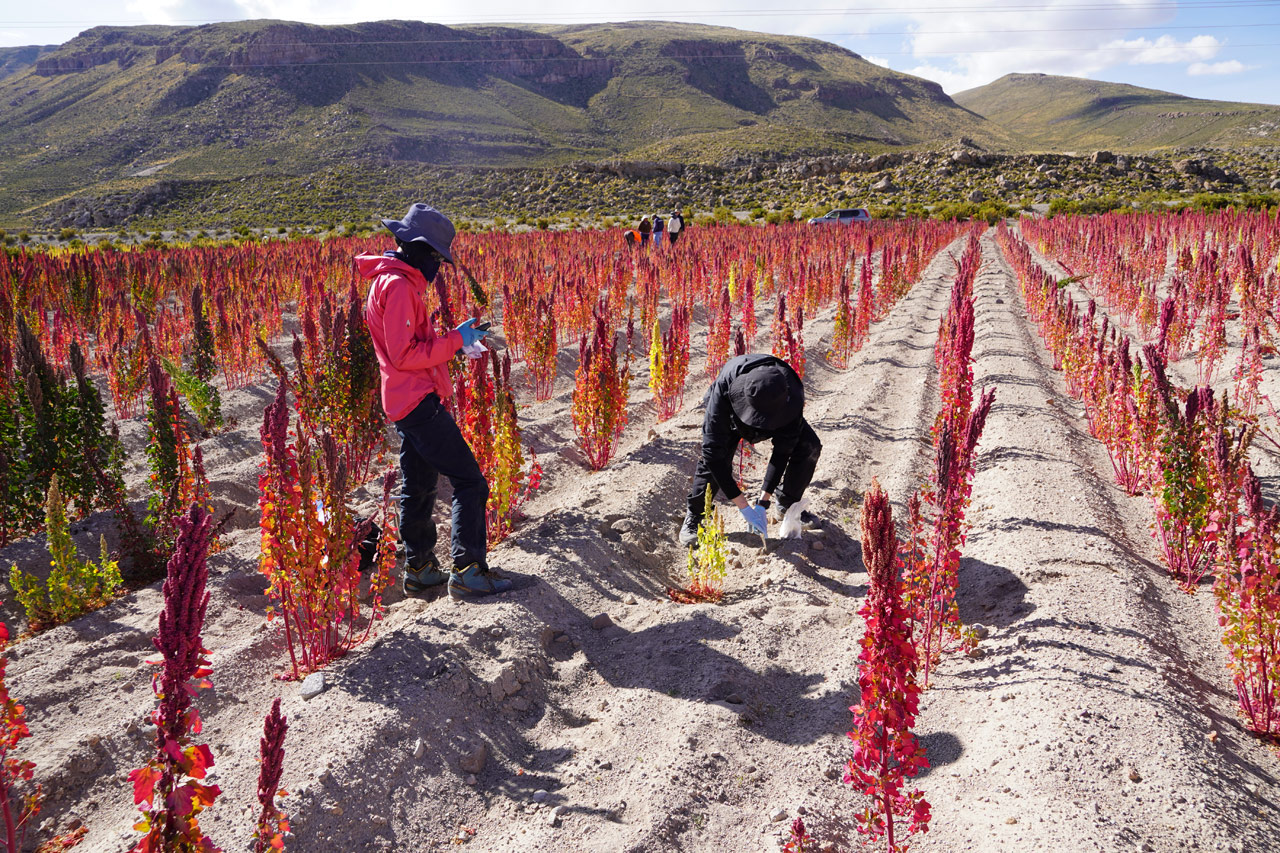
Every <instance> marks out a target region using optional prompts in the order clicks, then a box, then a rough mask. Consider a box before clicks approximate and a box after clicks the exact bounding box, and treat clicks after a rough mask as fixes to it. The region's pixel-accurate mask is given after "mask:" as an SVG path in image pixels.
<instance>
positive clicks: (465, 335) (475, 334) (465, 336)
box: [458, 317, 489, 347]
mask: <svg viewBox="0 0 1280 853" xmlns="http://www.w3.org/2000/svg"><path fill="white" fill-rule="evenodd" d="M475 322H476V321H475V318H474V317H473V318H472V319H470V320H467V321H466V322H464V323H460V324H458V333H459V334H461V335H462V345H463V346H464V347H469V346H471V345H472V344H474V343H475V342H476V341H478V340H480V339H481V338H483V337H484V336H485V335H487V334H489V332H488V330H480V329H477V328H476V327H475Z"/></svg>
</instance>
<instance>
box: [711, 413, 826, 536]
mask: <svg viewBox="0 0 1280 853" xmlns="http://www.w3.org/2000/svg"><path fill="white" fill-rule="evenodd" d="M821 455H822V442H821V441H819V440H818V434H817V433H816V432H814V431H813V427H811V426H809V422H808V421H805V422H804V426H803V427H802V428H801V431H800V440H799V441H797V442H796V446H795V449H794V450H792V451H791V456H790V457H789V458H788V459H787V460H786V467H785V468H784V469H783V472H782V484H781V485H780V486H779V487H778V491H777V494H776V495H774V497H775V499H776V500H777V502H778V506H779V507H780V508H784V509H785V508H786V507H789V506H791V505H792V504H793V503H795V502H796V501H798V500H800V499H801V498H802V497H804V490H805V489H807V488H809V482H810V481H811V480H813V472H814V470H815V469H816V468H817V467H818V457H819V456H821ZM708 485H710V486H711V497H712V499H714V498H715V497H716V495H718V494H719V493H720V490H719V489H718V488H716V485H715V483H714V482H713V481H712V479H711V471H710V470H708V469H707V465H706V463H705V462H703V461H702V458H701V457H699V458H698V468H697V470H696V471H694V472H693V488H692V489H690V490H689V514H690V515H691V516H693V517H694V518H696V519H701V518H702V514H703V507H704V505H705V499H706V493H707V486H708Z"/></svg>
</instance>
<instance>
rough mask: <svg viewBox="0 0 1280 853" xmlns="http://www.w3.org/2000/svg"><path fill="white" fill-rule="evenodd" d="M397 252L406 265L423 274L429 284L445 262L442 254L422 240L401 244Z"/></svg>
mask: <svg viewBox="0 0 1280 853" xmlns="http://www.w3.org/2000/svg"><path fill="white" fill-rule="evenodd" d="M399 246H400V248H399V250H398V251H397V252H396V254H397V255H399V256H400V258H401V260H403V261H404V262H405V263H406V264H408V265H409V266H411V267H413V268H414V269H416V270H417V271H418V272H420V273H422V275H423V277H424V278H426V280H427V281H428V282H430V281H432V280H433V279H434V278H435V277H436V273H438V272H440V264H441V262H442V261H443V260H444V258H442V257H441V256H440V253H439V252H437V251H436V250H435V249H433V248H431V247H430V246H428V245H427V244H426V243H424V242H422V241H421V240H418V241H415V242H412V243H400V244H399Z"/></svg>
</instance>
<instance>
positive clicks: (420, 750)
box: [413, 738, 427, 758]
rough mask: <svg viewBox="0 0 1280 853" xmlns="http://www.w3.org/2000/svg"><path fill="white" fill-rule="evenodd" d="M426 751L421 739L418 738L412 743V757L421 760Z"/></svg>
mask: <svg viewBox="0 0 1280 853" xmlns="http://www.w3.org/2000/svg"><path fill="white" fill-rule="evenodd" d="M426 751H427V745H426V744H425V743H423V742H422V738H418V739H417V740H416V741H414V742H413V757H414V758H421V757H422V756H423V754H424V753H426Z"/></svg>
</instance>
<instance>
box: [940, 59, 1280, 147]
mask: <svg viewBox="0 0 1280 853" xmlns="http://www.w3.org/2000/svg"><path fill="white" fill-rule="evenodd" d="M955 100H956V103H958V104H960V105H961V106H964V107H967V108H969V109H971V110H973V111H974V112H976V113H978V114H979V115H981V116H984V117H986V118H988V119H991V121H993V122H995V123H996V124H998V125H1000V126H1001V127H1003V128H1004V129H1005V130H1007V131H1009V132H1010V133H1013V134H1017V135H1018V136H1021V137H1023V138H1024V139H1026V140H1029V141H1030V142H1031V143H1033V144H1034V145H1035V146H1036V147H1038V148H1040V149H1042V150H1055V151H1061V150H1064V149H1079V150H1082V151H1083V150H1088V149H1091V148H1114V149H1119V150H1125V151H1148V150H1151V149H1155V148H1164V147H1170V146H1197V145H1199V146H1205V145H1208V146H1223V147H1227V146H1240V145H1264V146H1274V145H1276V144H1277V143H1280V107H1275V106H1271V105H1268V104H1248V103H1237V102H1234V101H1208V100H1202V99H1200V98H1188V97H1186V96H1184V95H1175V94H1173V93H1171V92H1161V91H1159V90H1158V89H1144V88H1142V87H1140V86H1131V85H1128V84H1127V83H1105V82H1101V81H1098V80H1084V79H1081V78H1079V77H1057V76H1054V75H1052V74H1006V75H1005V76H1004V77H1001V78H1000V79H999V80H996V81H995V82H993V83H988V84H987V85H985V86H979V87H978V88H976V89H969V90H967V91H964V92H960V93H959V94H957V95H956V96H955Z"/></svg>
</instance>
